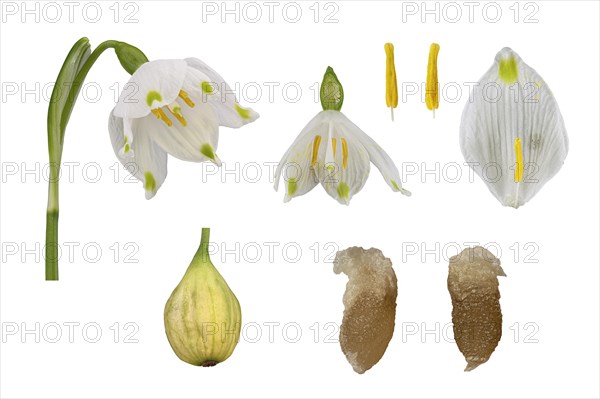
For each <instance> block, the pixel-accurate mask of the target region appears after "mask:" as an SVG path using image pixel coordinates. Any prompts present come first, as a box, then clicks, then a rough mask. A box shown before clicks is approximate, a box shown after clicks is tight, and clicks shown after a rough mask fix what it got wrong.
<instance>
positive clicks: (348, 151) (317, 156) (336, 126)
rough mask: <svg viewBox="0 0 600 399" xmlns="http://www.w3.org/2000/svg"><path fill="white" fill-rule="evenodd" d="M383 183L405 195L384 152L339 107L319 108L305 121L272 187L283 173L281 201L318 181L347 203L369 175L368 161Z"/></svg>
mask: <svg viewBox="0 0 600 399" xmlns="http://www.w3.org/2000/svg"><path fill="white" fill-rule="evenodd" d="M371 162H373V164H374V165H375V166H376V167H377V168H378V169H379V171H380V172H381V174H382V175H383V178H384V179H385V181H386V183H387V184H388V185H389V186H390V187H391V188H392V190H394V191H400V192H401V193H402V194H404V195H410V192H409V191H407V190H405V189H403V188H402V184H401V180H400V174H399V173H398V169H397V168H396V165H394V162H393V161H392V160H391V159H390V157H389V156H388V155H387V154H386V152H385V151H384V150H383V149H382V148H381V147H380V146H379V145H378V144H377V143H376V142H375V141H374V140H373V139H372V138H370V137H369V136H368V135H367V134H366V133H364V132H363V131H362V130H361V129H360V128H359V127H358V126H356V125H355V124H354V123H352V122H351V121H350V120H349V119H348V118H347V117H346V116H345V115H344V114H342V113H341V112H340V111H335V110H326V111H321V112H319V113H318V114H317V116H315V117H314V118H313V119H312V120H311V121H310V122H309V123H308V125H306V127H305V128H304V130H302V132H301V133H300V134H299V135H298V137H297V138H296V141H294V143H293V144H292V146H291V147H290V148H289V149H288V150H287V152H286V153H285V155H284V156H283V158H282V159H281V161H280V162H279V166H278V167H277V170H276V172H275V190H277V189H278V186H279V180H280V177H281V174H282V173H283V178H284V181H285V198H284V202H287V201H289V200H290V199H292V198H293V197H298V196H300V195H303V194H305V193H307V192H309V191H310V190H312V189H313V187H314V186H316V185H317V183H319V182H320V183H321V184H322V185H323V187H324V188H325V191H327V193H328V194H329V195H330V196H332V197H333V198H335V199H336V200H337V201H338V202H340V203H342V204H348V203H349V202H350V199H352V196H353V195H354V194H356V193H358V192H359V191H360V190H361V189H362V187H363V185H364V184H365V182H366V181H367V177H369V169H370V164H371Z"/></svg>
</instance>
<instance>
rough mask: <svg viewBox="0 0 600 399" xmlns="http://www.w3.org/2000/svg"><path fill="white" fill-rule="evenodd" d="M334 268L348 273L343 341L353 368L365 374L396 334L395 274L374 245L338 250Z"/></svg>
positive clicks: (341, 342)
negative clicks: (366, 247)
mask: <svg viewBox="0 0 600 399" xmlns="http://www.w3.org/2000/svg"><path fill="white" fill-rule="evenodd" d="M333 270H334V272H335V273H336V274H339V273H345V274H346V275H347V276H348V284H347V285H346V292H345V293H344V307H345V309H344V319H343V321H342V326H341V328H340V345H341V347H342V352H344V354H345V355H346V358H347V359H348V362H350V365H352V368H353V369H354V371H356V372H357V373H359V374H362V373H364V372H365V371H367V370H368V369H370V368H371V367H373V366H374V365H375V364H376V363H377V362H378V361H379V360H380V359H381V357H382V356H383V354H384V353H385V350H386V349H387V346H388V343H389V342H390V340H391V339H392V335H393V334H394V322H395V319H396V297H397V296H398V287H397V282H396V274H395V273H394V269H392V262H391V261H390V260H389V259H388V258H386V257H384V256H383V253H382V252H381V251H380V250H378V249H375V248H371V249H369V250H365V249H363V248H359V247H352V248H348V249H346V250H344V251H339V252H338V253H337V255H336V257H335V262H334V268H333Z"/></svg>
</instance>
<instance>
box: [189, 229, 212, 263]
mask: <svg viewBox="0 0 600 399" xmlns="http://www.w3.org/2000/svg"><path fill="white" fill-rule="evenodd" d="M209 243H210V228H209V227H203V228H202V237H201V238H200V247H198V251H196V255H194V260H193V261H192V264H196V265H200V264H204V263H206V262H210V256H209V255H208V244H209Z"/></svg>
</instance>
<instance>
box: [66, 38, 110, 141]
mask: <svg viewBox="0 0 600 399" xmlns="http://www.w3.org/2000/svg"><path fill="white" fill-rule="evenodd" d="M119 44H120V42H118V41H116V40H107V41H105V42H102V43H100V45H99V46H98V47H96V49H95V50H94V51H93V52H92V54H90V56H89V57H88V59H87V60H86V62H85V64H83V66H82V67H81V69H80V70H79V72H78V73H77V75H76V76H75V80H73V84H72V85H71V88H70V90H69V97H68V98H67V103H66V104H65V108H64V109H63V112H62V117H61V120H60V130H61V140H60V143H61V145H62V142H63V139H64V136H65V130H66V128H67V123H69V118H70V117H71V112H72V111H73V108H74V106H75V102H76V101H77V97H79V91H80V90H81V86H82V85H83V81H84V80H85V78H86V77H87V74H88V72H89V71H90V69H91V68H92V65H94V63H95V62H96V61H97V60H98V58H99V57H100V55H102V53H103V52H104V51H106V50H107V49H109V48H115V46H117V45H119Z"/></svg>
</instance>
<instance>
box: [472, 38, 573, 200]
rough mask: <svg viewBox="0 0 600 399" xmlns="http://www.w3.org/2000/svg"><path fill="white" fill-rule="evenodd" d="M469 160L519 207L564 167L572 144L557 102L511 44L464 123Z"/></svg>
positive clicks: (477, 88)
mask: <svg viewBox="0 0 600 399" xmlns="http://www.w3.org/2000/svg"><path fill="white" fill-rule="evenodd" d="M460 147H461V150H462V153H463V156H464V157H465V160H466V161H467V162H468V164H469V165H470V166H471V168H473V170H474V171H475V172H476V173H477V174H478V175H479V176H480V177H481V178H482V179H483V181H484V182H485V184H486V185H487V186H488V188H489V190H490V191H491V193H492V194H493V195H494V196H495V197H496V198H497V199H498V201H500V202H501V203H502V205H504V206H511V207H513V208H518V207H519V206H521V205H523V204H525V203H526V202H527V201H529V200H530V199H531V198H533V197H534V196H535V194H537V192H538V191H539V190H540V189H541V188H542V187H543V186H544V184H545V183H546V182H547V181H548V180H550V179H551V178H552V177H553V176H554V175H555V174H556V173H557V172H558V171H559V170H560V168H561V167H562V165H563V163H564V161H565V158H566V156H567V152H568V150H569V140H568V137H567V131H566V129H565V125H564V122H563V119H562V116H561V114H560V110H559V109H558V103H557V102H556V99H555V98H554V95H553V94H552V92H551V91H550V88H549V87H548V85H547V84H546V83H545V82H544V80H543V79H542V77H541V76H540V75H538V73H537V72H536V71H534V70H533V69H532V68H531V67H529V66H528V65H527V64H526V63H525V62H523V61H522V60H521V57H519V56H518V55H517V53H515V52H514V51H513V50H511V49H510V48H504V49H502V50H501V51H500V52H498V54H497V55H496V59H495V61H494V64H493V65H492V67H491V68H490V69H489V70H488V71H487V72H486V73H485V75H483V77H482V78H481V79H480V80H479V82H478V84H477V85H476V86H475V87H474V89H473V92H472V94H471V96H470V99H469V102H468V103H467V105H466V107H465V109H464V111H463V115H462V122H461V126H460Z"/></svg>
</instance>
